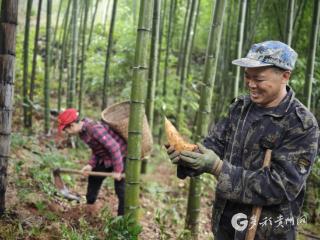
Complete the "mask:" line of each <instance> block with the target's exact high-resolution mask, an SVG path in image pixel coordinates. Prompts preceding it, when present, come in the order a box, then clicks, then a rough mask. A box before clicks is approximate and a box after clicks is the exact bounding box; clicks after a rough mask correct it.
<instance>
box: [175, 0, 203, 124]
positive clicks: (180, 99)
mask: <svg viewBox="0 0 320 240" xmlns="http://www.w3.org/2000/svg"><path fill="white" fill-rule="evenodd" d="M199 1H200V0H192V4H191V9H190V18H189V21H188V28H187V36H186V40H185V45H184V55H183V59H182V65H181V75H180V89H179V97H178V108H177V123H176V125H177V128H178V129H179V128H180V127H181V125H182V120H183V112H182V110H183V97H184V92H185V85H186V79H187V78H188V76H187V66H188V60H189V54H190V52H191V38H192V29H193V26H194V23H195V15H196V13H197V8H198V7H197V6H198V4H199Z"/></svg>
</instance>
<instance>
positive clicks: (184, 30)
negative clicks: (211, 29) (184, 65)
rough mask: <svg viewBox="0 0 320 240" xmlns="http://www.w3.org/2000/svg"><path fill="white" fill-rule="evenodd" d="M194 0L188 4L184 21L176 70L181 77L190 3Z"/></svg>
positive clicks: (189, 0)
mask: <svg viewBox="0 0 320 240" xmlns="http://www.w3.org/2000/svg"><path fill="white" fill-rule="evenodd" d="M191 1H192V0H188V2H187V8H186V12H185V15H184V21H183V27H182V34H181V39H180V48H179V49H180V50H179V57H178V63H177V70H176V75H177V76H179V75H180V69H181V62H182V59H183V48H184V45H185V44H184V42H185V36H186V28H187V23H188V19H189V14H190V3H191Z"/></svg>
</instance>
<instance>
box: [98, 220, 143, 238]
mask: <svg viewBox="0 0 320 240" xmlns="http://www.w3.org/2000/svg"><path fill="white" fill-rule="evenodd" d="M141 232H142V227H141V226H140V225H139V224H137V223H135V221H134V220H133V218H132V217H131V216H130V215H126V216H117V217H110V218H108V219H107V221H106V225H105V228H104V233H105V234H106V236H105V239H108V240H127V239H130V240H138V235H139V234H140V233H141Z"/></svg>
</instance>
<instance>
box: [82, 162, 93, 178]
mask: <svg viewBox="0 0 320 240" xmlns="http://www.w3.org/2000/svg"><path fill="white" fill-rule="evenodd" d="M81 171H82V174H83V175H84V176H88V173H86V172H90V171H92V166H91V165H89V164H88V165H85V166H84V167H83V168H82V169H81Z"/></svg>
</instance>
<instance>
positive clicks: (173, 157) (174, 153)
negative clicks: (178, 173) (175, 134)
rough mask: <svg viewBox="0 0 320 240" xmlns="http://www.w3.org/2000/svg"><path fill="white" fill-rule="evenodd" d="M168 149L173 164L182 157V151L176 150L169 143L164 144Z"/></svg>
mask: <svg viewBox="0 0 320 240" xmlns="http://www.w3.org/2000/svg"><path fill="white" fill-rule="evenodd" d="M164 146H165V147H166V149H167V154H168V156H169V158H170V160H171V162H172V163H173V164H177V163H178V161H179V159H180V152H178V151H176V150H175V149H174V148H173V146H170V145H169V144H166V145H164Z"/></svg>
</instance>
